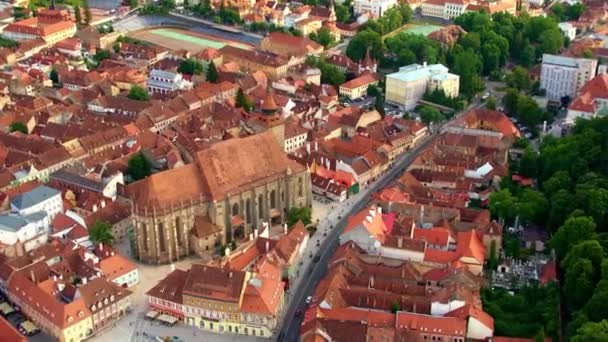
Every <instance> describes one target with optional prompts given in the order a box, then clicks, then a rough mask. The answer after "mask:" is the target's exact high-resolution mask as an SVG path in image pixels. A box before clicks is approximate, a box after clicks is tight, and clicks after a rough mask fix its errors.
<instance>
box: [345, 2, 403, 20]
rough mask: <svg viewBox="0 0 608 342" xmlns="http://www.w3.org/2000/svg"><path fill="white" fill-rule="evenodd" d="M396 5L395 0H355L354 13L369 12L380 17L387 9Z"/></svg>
mask: <svg viewBox="0 0 608 342" xmlns="http://www.w3.org/2000/svg"><path fill="white" fill-rule="evenodd" d="M395 5H397V1H396V0H355V3H354V8H355V14H356V15H359V14H362V13H365V12H370V13H371V14H372V15H373V16H374V17H376V18H377V17H381V16H383V15H384V12H386V11H387V10H388V9H390V8H392V7H394V6H395Z"/></svg>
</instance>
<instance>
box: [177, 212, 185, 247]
mask: <svg viewBox="0 0 608 342" xmlns="http://www.w3.org/2000/svg"><path fill="white" fill-rule="evenodd" d="M182 229H183V227H182V220H181V219H180V217H179V216H178V217H176V218H175V233H176V234H177V245H178V246H180V247H181V246H182V245H183V244H184V234H183V231H182Z"/></svg>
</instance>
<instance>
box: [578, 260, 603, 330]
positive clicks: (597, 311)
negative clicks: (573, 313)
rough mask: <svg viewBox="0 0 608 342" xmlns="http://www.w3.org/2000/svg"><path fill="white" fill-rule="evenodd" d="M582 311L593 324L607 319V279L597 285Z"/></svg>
mask: <svg viewBox="0 0 608 342" xmlns="http://www.w3.org/2000/svg"><path fill="white" fill-rule="evenodd" d="M605 260H608V259H605ZM583 311H584V312H585V314H586V315H587V317H588V318H589V319H590V320H591V321H593V322H599V321H601V320H604V319H608V279H602V280H600V281H599V282H598V283H597V285H596V286H595V290H594V291H593V296H591V298H589V301H587V304H585V306H584V307H583Z"/></svg>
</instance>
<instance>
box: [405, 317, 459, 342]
mask: <svg viewBox="0 0 608 342" xmlns="http://www.w3.org/2000/svg"><path fill="white" fill-rule="evenodd" d="M396 327H397V329H407V330H419V331H422V332H427V333H428V332H431V331H433V332H435V331H441V334H443V335H452V336H462V337H464V336H465V334H466V327H467V322H466V320H464V319H460V318H456V317H437V316H429V315H421V314H414V313H409V312H401V311H400V312H397V322H396Z"/></svg>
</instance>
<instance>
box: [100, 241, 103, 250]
mask: <svg viewBox="0 0 608 342" xmlns="http://www.w3.org/2000/svg"><path fill="white" fill-rule="evenodd" d="M99 250H100V251H103V242H100V243H99Z"/></svg>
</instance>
